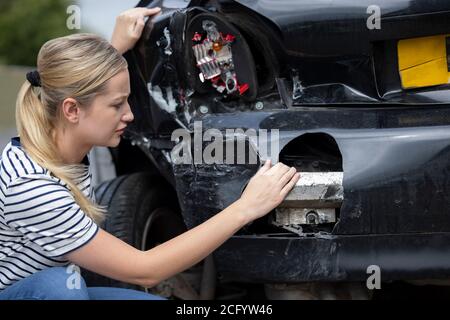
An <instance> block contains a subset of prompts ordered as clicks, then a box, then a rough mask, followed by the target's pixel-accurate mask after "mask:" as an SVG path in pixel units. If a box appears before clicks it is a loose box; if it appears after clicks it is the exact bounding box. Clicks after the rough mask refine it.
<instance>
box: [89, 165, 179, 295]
mask: <svg viewBox="0 0 450 320" xmlns="http://www.w3.org/2000/svg"><path fill="white" fill-rule="evenodd" d="M95 194H96V199H97V202H98V203H99V204H100V205H102V206H106V208H107V217H106V219H105V221H104V222H103V223H102V225H101V227H102V228H103V229H104V230H105V231H107V232H108V233H110V234H112V235H114V236H115V237H117V238H119V239H121V240H123V241H124V242H126V243H128V244H130V245H132V246H133V247H135V248H138V249H141V250H148V249H150V248H152V247H154V246H156V245H157V244H159V243H163V242H165V241H167V240H169V239H171V238H173V237H175V236H177V235H179V234H181V233H183V232H184V231H186V227H185V225H184V222H183V219H182V218H181V216H180V215H179V214H178V213H177V212H179V209H178V206H177V204H178V201H177V199H176V197H175V196H174V191H173V190H172V189H171V188H170V186H169V185H168V184H167V182H166V181H164V180H163V179H162V178H161V177H160V176H157V175H154V174H149V173H135V174H131V175H125V176H120V177H118V178H116V179H113V180H111V181H106V182H104V183H102V184H100V185H99V186H98V187H97V188H96V190H95ZM82 274H83V277H84V279H85V281H86V284H87V285H88V286H90V287H92V286H107V287H120V288H129V289H136V290H146V289H145V288H142V287H140V286H138V285H133V284H129V283H124V282H120V281H117V280H113V279H109V278H106V277H103V276H100V275H98V274H96V273H93V272H90V271H87V270H83V271H82Z"/></svg>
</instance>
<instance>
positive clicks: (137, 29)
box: [132, 16, 145, 39]
mask: <svg viewBox="0 0 450 320" xmlns="http://www.w3.org/2000/svg"><path fill="white" fill-rule="evenodd" d="M144 27H145V20H144V16H140V17H138V18H137V20H136V24H135V25H134V28H133V31H132V32H133V37H135V38H137V39H139V38H140V36H141V34H142V30H144Z"/></svg>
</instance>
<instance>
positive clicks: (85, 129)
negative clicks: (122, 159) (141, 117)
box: [78, 70, 134, 147]
mask: <svg viewBox="0 0 450 320" xmlns="http://www.w3.org/2000/svg"><path fill="white" fill-rule="evenodd" d="M129 95H130V78H129V74H128V70H124V71H121V72H119V73H118V74H117V75H115V76H114V77H112V78H111V79H110V80H108V82H107V86H106V90H105V92H103V93H102V94H100V95H97V96H96V97H95V98H94V100H93V101H92V104H91V105H90V106H88V107H87V108H81V112H80V122H79V123H80V126H79V127H78V135H79V136H80V139H83V140H81V141H85V142H86V143H88V144H89V145H92V146H104V147H116V146H117V145H118V144H119V142H120V136H121V135H122V134H123V130H124V129H125V127H126V126H127V125H128V123H130V122H131V121H133V119H134V117H133V113H132V112H131V109H130V105H129V104H128V96H129Z"/></svg>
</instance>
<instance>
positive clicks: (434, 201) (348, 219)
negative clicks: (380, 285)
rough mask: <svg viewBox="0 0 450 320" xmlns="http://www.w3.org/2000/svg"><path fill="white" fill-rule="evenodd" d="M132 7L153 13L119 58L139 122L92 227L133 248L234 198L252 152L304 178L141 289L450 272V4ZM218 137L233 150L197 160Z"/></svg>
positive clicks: (409, 277) (330, 283)
mask: <svg viewBox="0 0 450 320" xmlns="http://www.w3.org/2000/svg"><path fill="white" fill-rule="evenodd" d="M138 6H146V7H153V6H159V7H161V8H162V13H161V14H160V15H158V16H157V17H155V18H154V19H153V20H151V21H149V23H147V25H146V28H145V29H144V33H143V36H142V38H141V39H140V40H139V42H138V44H137V46H136V47H135V48H134V49H133V50H131V51H129V52H128V53H127V54H126V55H125V57H126V59H127V61H128V64H129V71H130V80H131V88H132V93H131V96H130V98H129V103H130V105H131V108H132V111H133V113H134V115H135V120H134V122H133V123H132V124H130V125H129V126H128V128H127V131H126V134H125V139H123V140H122V142H121V144H120V146H119V147H118V148H116V149H113V150H111V154H112V159H113V161H114V164H115V169H116V172H117V175H118V177H117V178H116V179H114V180H112V181H108V182H105V183H103V184H102V185H100V186H99V187H98V189H97V191H96V195H97V200H98V201H99V202H100V204H103V205H106V206H108V207H109V216H108V219H107V220H106V222H105V224H104V226H103V227H104V228H105V229H106V230H107V231H108V232H111V233H113V234H114V235H115V236H117V237H119V238H121V239H123V240H124V241H126V242H128V243H129V244H131V245H133V246H135V247H137V248H140V249H142V250H146V249H149V248H151V247H153V246H155V245H157V244H159V243H162V242H164V241H166V240H168V239H170V238H172V237H174V236H176V235H178V234H180V233H182V232H184V231H185V230H187V229H190V228H193V227H195V226H197V225H199V224H201V223H202V222H204V221H205V220H207V219H208V218H210V217H212V216H213V215H215V214H216V213H217V212H219V211H221V210H223V209H224V208H225V207H227V206H228V205H230V204H231V203H232V202H234V201H235V200H237V199H238V198H239V197H240V195H241V193H242V191H243V190H244V188H245V186H246V184H247V182H248V181H249V179H250V178H251V177H252V176H253V175H254V174H255V173H256V171H257V170H258V168H259V167H260V166H261V164H262V163H263V162H264V160H266V159H271V160H272V162H273V163H276V162H278V161H281V162H283V163H285V164H287V165H289V166H295V167H296V168H297V170H298V171H299V172H301V178H300V180H299V182H298V183H297V185H296V186H295V188H294V189H293V191H292V192H291V193H290V194H289V195H288V197H287V198H286V199H285V201H284V202H283V203H282V204H281V205H280V206H279V207H278V208H276V209H275V210H274V211H273V212H271V213H270V214H269V215H267V216H265V217H263V218H261V219H259V220H257V221H255V222H253V223H251V224H249V225H247V226H245V227H244V228H242V229H241V230H240V231H239V232H238V233H237V234H235V235H234V236H233V237H232V238H231V239H229V240H228V241H227V242H226V243H224V244H223V245H222V246H221V247H220V248H218V249H217V250H216V251H215V252H214V253H213V254H212V255H211V256H210V257H208V258H207V259H205V261H203V262H202V263H200V264H198V265H196V266H194V267H193V268H191V269H190V270H187V271H186V272H183V273H181V274H180V275H177V276H175V277H174V278H172V279H169V280H167V281H165V282H164V283H162V284H160V285H159V286H157V287H155V288H153V289H152V290H154V292H155V291H156V292H157V293H158V294H161V295H165V296H174V297H178V298H182V299H213V298H218V297H220V298H226V297H231V298H236V297H247V296H248V294H249V292H250V291H251V290H254V288H257V289H256V290H254V292H253V291H252V292H253V294H254V296H256V297H262V296H263V297H265V298H270V299H291V298H292V299H296V298H298V299H308V298H313V299H326V298H369V297H370V292H368V290H367V288H368V287H370V281H369V280H370V277H371V276H372V275H374V274H375V273H377V274H378V276H379V279H381V281H382V282H390V281H396V280H402V281H411V282H414V281H429V282H432V281H435V282H436V281H437V282H439V281H444V280H445V279H447V278H448V277H449V276H450V86H449V79H450V78H449V71H450V58H449V57H450V51H449V50H450V2H448V1H446V0H435V1H427V0H413V1H411V0H396V1H385V0H383V1H378V4H377V5H373V1H372V0H370V1H368V0H361V1H358V2H355V1H348V0H335V1H317V0H302V1H297V0H285V1H282V2H280V1H276V0H246V1H244V0H205V1H203V0H192V1H190V2H188V1H182V0H171V1H169V0H158V1H150V0H142V1H140V3H139V4H138ZM179 130H181V131H182V132H184V135H182V136H181V138H180V137H176V138H174V132H175V131H177V132H179ZM208 130H215V131H214V132H216V133H217V132H219V133H218V134H216V135H215V136H214V138H212V137H211V135H210V136H209V138H208V137H206V138H205V137H202V139H201V141H202V143H201V144H200V146H199V145H198V144H197V145H195V137H194V135H195V134H198V132H199V131H200V133H205V132H206V131H208ZM263 133H264V134H263ZM190 138H192V139H190ZM218 143H219V144H221V145H224V146H225V147H226V148H225V149H226V150H227V151H228V150H234V151H231V153H230V154H228V155H227V156H230V159H231V160H232V161H227V160H230V159H225V160H224V161H205V159H204V158H202V157H201V159H199V158H196V154H200V155H204V151H205V150H206V149H207V148H208V146H210V145H211V144H215V146H217V145H218ZM238 145H243V146H244V149H243V150H245V151H244V155H245V156H244V157H242V154H240V153H239V152H238V151H237V146H238ZM232 146H236V148H234V149H233V148H232ZM182 151H184V153H186V151H187V153H188V156H187V157H186V158H183V160H184V161H178V160H179V157H177V155H180V154H181V153H182ZM202 152H203V153H202ZM238 153H239V154H238ZM211 155H212V157H213V160H214V159H217V158H218V157H217V154H214V152H212V153H211ZM183 157H184V156H183ZM87 278H88V282H90V283H92V284H97V285H98V284H101V285H115V286H118V285H122V286H130V285H127V284H120V283H117V282H115V281H113V280H109V279H105V278H102V277H99V276H96V275H90V276H89V277H87ZM227 284H228V286H227ZM236 284H240V285H236ZM130 287H131V286H130ZM249 288H250V289H249ZM369 289H370V288H369ZM372 289H373V288H372Z"/></svg>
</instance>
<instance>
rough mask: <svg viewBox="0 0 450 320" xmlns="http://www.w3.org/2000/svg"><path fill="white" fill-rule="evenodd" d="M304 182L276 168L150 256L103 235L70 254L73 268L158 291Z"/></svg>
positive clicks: (283, 168)
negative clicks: (166, 281) (153, 287)
mask: <svg viewBox="0 0 450 320" xmlns="http://www.w3.org/2000/svg"><path fill="white" fill-rule="evenodd" d="M298 179H299V174H298V173H296V170H295V169H294V168H289V167H287V166H285V165H283V164H281V163H278V164H276V165H275V166H273V167H272V168H270V162H266V164H265V165H264V166H263V167H262V168H261V169H260V170H259V171H258V173H257V174H256V175H255V176H254V177H253V178H252V179H251V180H250V182H249V184H248V186H247V188H246V190H245V191H244V193H243V195H242V197H241V198H240V199H239V200H237V201H236V202H234V203H233V204H232V205H230V206H229V207H228V208H226V209H224V210H223V211H221V212H219V213H218V214H216V215H215V216H214V217H212V218H210V219H209V220H207V221H205V222H204V223H202V224H200V225H198V226H197V227H195V228H193V229H191V230H189V231H187V232H185V233H183V234H181V235H179V236H178V237H175V238H173V239H171V240H169V241H167V242H165V243H163V244H161V245H159V246H157V247H155V248H153V249H150V250H148V251H140V250H137V249H135V248H133V247H132V246H130V245H128V244H126V243H125V242H123V241H121V240H119V239H117V238H115V237H114V236H112V235H110V234H108V233H107V232H105V231H103V230H100V231H99V232H98V233H97V235H96V236H95V237H94V238H93V239H92V240H91V241H90V242H88V243H87V244H86V245H85V246H83V247H81V248H79V249H77V250H75V251H73V252H71V253H69V254H68V255H67V258H68V259H69V260H70V261H72V262H73V263H75V264H77V265H79V266H81V267H83V268H86V269H88V270H91V271H93V272H96V273H99V274H101V275H104V276H107V277H110V278H113V279H116V280H120V281H124V282H128V283H133V284H138V285H141V286H145V287H152V286H154V285H156V284H158V283H159V282H161V281H163V280H165V279H167V278H169V277H171V276H173V275H175V274H177V273H179V272H181V271H183V270H185V269H187V268H189V267H191V266H192V265H195V264H196V263H198V262H199V261H201V260H202V259H204V258H205V257H206V256H208V255H209V254H210V253H211V252H212V251H214V250H215V249H216V248H218V247H219V246H220V245H221V244H222V243H224V242H225V241H226V240H227V239H228V238H230V237H231V236H232V235H233V234H234V233H235V232H236V231H238V230H239V229H240V228H242V227H243V226H244V225H246V224H247V223H249V222H251V221H253V220H255V219H257V218H259V217H262V216H263V215H265V214H267V213H268V212H270V211H271V210H272V209H274V208H275V207H276V206H278V205H279V204H280V203H281V202H282V201H283V199H284V198H285V197H286V195H287V194H288V193H289V191H290V190H291V189H292V188H293V186H294V185H295V183H296V182H297V181H298Z"/></svg>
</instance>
